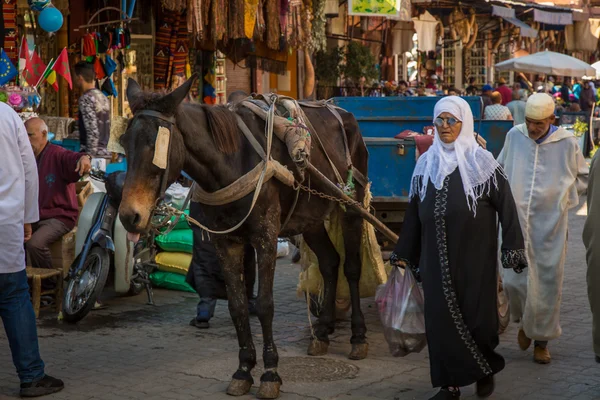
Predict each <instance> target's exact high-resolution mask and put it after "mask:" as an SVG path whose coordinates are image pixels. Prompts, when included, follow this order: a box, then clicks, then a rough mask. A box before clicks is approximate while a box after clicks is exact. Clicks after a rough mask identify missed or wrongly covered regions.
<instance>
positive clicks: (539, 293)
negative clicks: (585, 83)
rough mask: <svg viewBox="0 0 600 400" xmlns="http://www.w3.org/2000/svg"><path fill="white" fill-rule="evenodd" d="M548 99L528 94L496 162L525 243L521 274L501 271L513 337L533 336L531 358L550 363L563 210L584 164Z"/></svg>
mask: <svg viewBox="0 0 600 400" xmlns="http://www.w3.org/2000/svg"><path fill="white" fill-rule="evenodd" d="M554 119H555V117H554V101H553V99H552V97H550V96H549V95H547V94H545V93H536V94H533V95H532V96H531V97H530V98H529V99H528V100H527V105H526V108H525V123H524V124H520V125H517V126H515V127H514V128H512V129H511V130H510V131H509V132H508V134H507V135H506V141H505V143H504V148H503V149H502V152H501V153H500V156H499V157H498V162H499V163H500V164H501V165H502V166H503V167H504V170H505V172H506V175H507V178H508V181H509V183H510V186H511V189H512V192H513V196H514V198H515V203H516V205H517V209H518V210H519V219H520V222H521V227H522V229H523V236H524V238H525V243H526V248H527V258H528V262H529V268H528V269H527V273H526V274H516V273H515V272H514V271H512V270H504V271H502V274H503V276H502V278H503V282H504V289H505V290H506V292H507V293H508V297H509V302H510V313H511V318H512V320H513V321H515V322H520V325H519V333H518V337H517V340H518V343H519V347H520V348H521V350H523V351H525V350H527V349H528V348H529V346H531V342H532V340H533V341H534V355H533V359H534V361H535V362H536V363H539V364H548V363H550V360H551V357H550V351H549V350H548V341H549V340H552V339H556V338H558V337H559V336H560V335H561V327H560V321H559V316H560V301H561V294H562V284H563V272H564V265H565V258H566V252H567V229H568V211H569V209H570V208H572V207H575V206H577V205H578V204H579V196H580V195H581V194H583V193H584V192H585V190H586V188H587V182H588V173H589V169H588V166H587V164H586V162H585V159H584V158H583V154H582V152H581V149H580V148H579V145H578V142H577V138H576V137H575V136H574V135H573V134H572V133H571V132H569V131H567V130H565V129H563V128H559V127H556V126H554Z"/></svg>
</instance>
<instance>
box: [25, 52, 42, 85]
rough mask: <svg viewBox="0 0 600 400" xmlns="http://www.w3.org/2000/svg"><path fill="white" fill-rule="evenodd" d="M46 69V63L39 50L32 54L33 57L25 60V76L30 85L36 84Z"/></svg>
mask: <svg viewBox="0 0 600 400" xmlns="http://www.w3.org/2000/svg"><path fill="white" fill-rule="evenodd" d="M45 70H46V64H44V62H43V61H42V58H41V57H40V56H39V55H38V53H37V51H34V52H33V54H32V55H31V59H30V60H27V61H26V62H25V71H24V72H23V76H24V78H25V80H26V81H27V83H28V84H29V85H30V86H35V85H37V83H38V81H39V80H40V78H41V77H42V75H44V71H45Z"/></svg>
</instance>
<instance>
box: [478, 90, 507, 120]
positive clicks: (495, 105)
mask: <svg viewBox="0 0 600 400" xmlns="http://www.w3.org/2000/svg"><path fill="white" fill-rule="evenodd" d="M483 119H488V120H512V119H513V117H512V114H511V112H510V110H509V109H508V107H506V106H503V105H502V95H501V94H500V92H494V93H492V105H491V106H487V107H486V108H485V110H483Z"/></svg>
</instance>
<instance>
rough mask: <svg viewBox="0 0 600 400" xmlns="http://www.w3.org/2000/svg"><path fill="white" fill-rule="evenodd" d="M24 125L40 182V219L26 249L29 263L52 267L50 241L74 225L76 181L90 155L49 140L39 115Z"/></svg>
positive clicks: (75, 219)
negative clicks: (76, 151)
mask: <svg viewBox="0 0 600 400" xmlns="http://www.w3.org/2000/svg"><path fill="white" fill-rule="evenodd" d="M25 129H26V130H27V135H28V136H29V142H30V143H31V148H32V149H33V154H34V155H35V158H36V161H37V172H38V180H39V185H40V187H39V202H38V205H39V214H40V220H39V222H36V223H35V224H33V225H32V229H33V234H32V236H31V239H30V240H29V241H28V242H27V245H26V247H27V253H28V255H29V261H30V262H31V266H32V267H34V268H52V257H51V255H50V245H51V244H52V243H54V242H56V241H57V240H60V239H61V238H62V237H63V235H65V234H66V233H68V232H70V231H71V230H72V229H73V228H74V227H75V224H76V222H77V216H78V213H79V208H78V205H77V194H76V192H75V182H77V181H78V180H79V179H81V176H82V175H84V174H87V173H88V172H89V171H90V169H91V168H92V165H91V157H90V156H89V155H88V154H84V153H75V152H73V151H69V150H66V149H64V148H62V147H60V146H57V145H55V144H52V143H50V142H48V126H47V125H46V123H45V122H44V120H42V119H41V118H31V119H29V120H27V122H25Z"/></svg>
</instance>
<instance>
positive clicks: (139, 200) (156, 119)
mask: <svg viewBox="0 0 600 400" xmlns="http://www.w3.org/2000/svg"><path fill="white" fill-rule="evenodd" d="M194 79H195V76H193V77H192V78H190V79H189V80H188V81H186V82H185V83H184V84H183V85H181V86H180V87H178V88H177V89H175V90H174V91H172V92H171V93H169V94H157V93H144V92H143V91H142V89H141V88H140V86H139V85H138V84H137V82H136V81H134V80H133V79H129V81H128V86H127V100H128V102H129V104H130V105H131V110H132V112H133V114H134V116H133V118H132V119H131V120H130V122H129V125H128V127H127V131H125V133H124V134H123V136H122V137H121V144H122V146H123V148H124V149H125V153H126V156H127V177H126V179H125V184H124V186H123V197H122V201H121V205H120V207H119V215H120V219H121V222H122V223H123V226H124V227H125V229H127V231H128V232H130V233H132V234H133V235H131V236H130V238H131V239H133V240H135V239H136V237H139V235H136V234H139V233H141V232H145V231H147V230H148V229H149V227H150V218H151V214H152V211H153V208H154V205H155V204H156V200H157V199H158V197H159V196H160V195H161V193H160V191H161V187H162V185H163V179H166V182H165V184H166V186H168V185H169V184H171V183H173V182H174V181H175V180H176V179H177V178H178V177H179V175H180V171H181V170H182V169H183V164H184V161H185V147H184V142H183V138H182V135H181V132H180V130H179V129H178V127H177V123H175V117H176V115H177V110H178V108H179V105H180V104H181V102H182V101H183V100H184V99H185V97H186V96H187V94H188V92H189V90H190V88H191V86H192V83H193V81H194ZM159 132H160V134H159ZM159 136H160V138H159ZM165 136H166V138H165ZM157 139H158V140H157ZM165 139H166V140H165ZM169 141H170V151H169ZM165 167H166V168H165ZM167 171H168V174H167ZM167 175H168V176H167Z"/></svg>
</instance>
